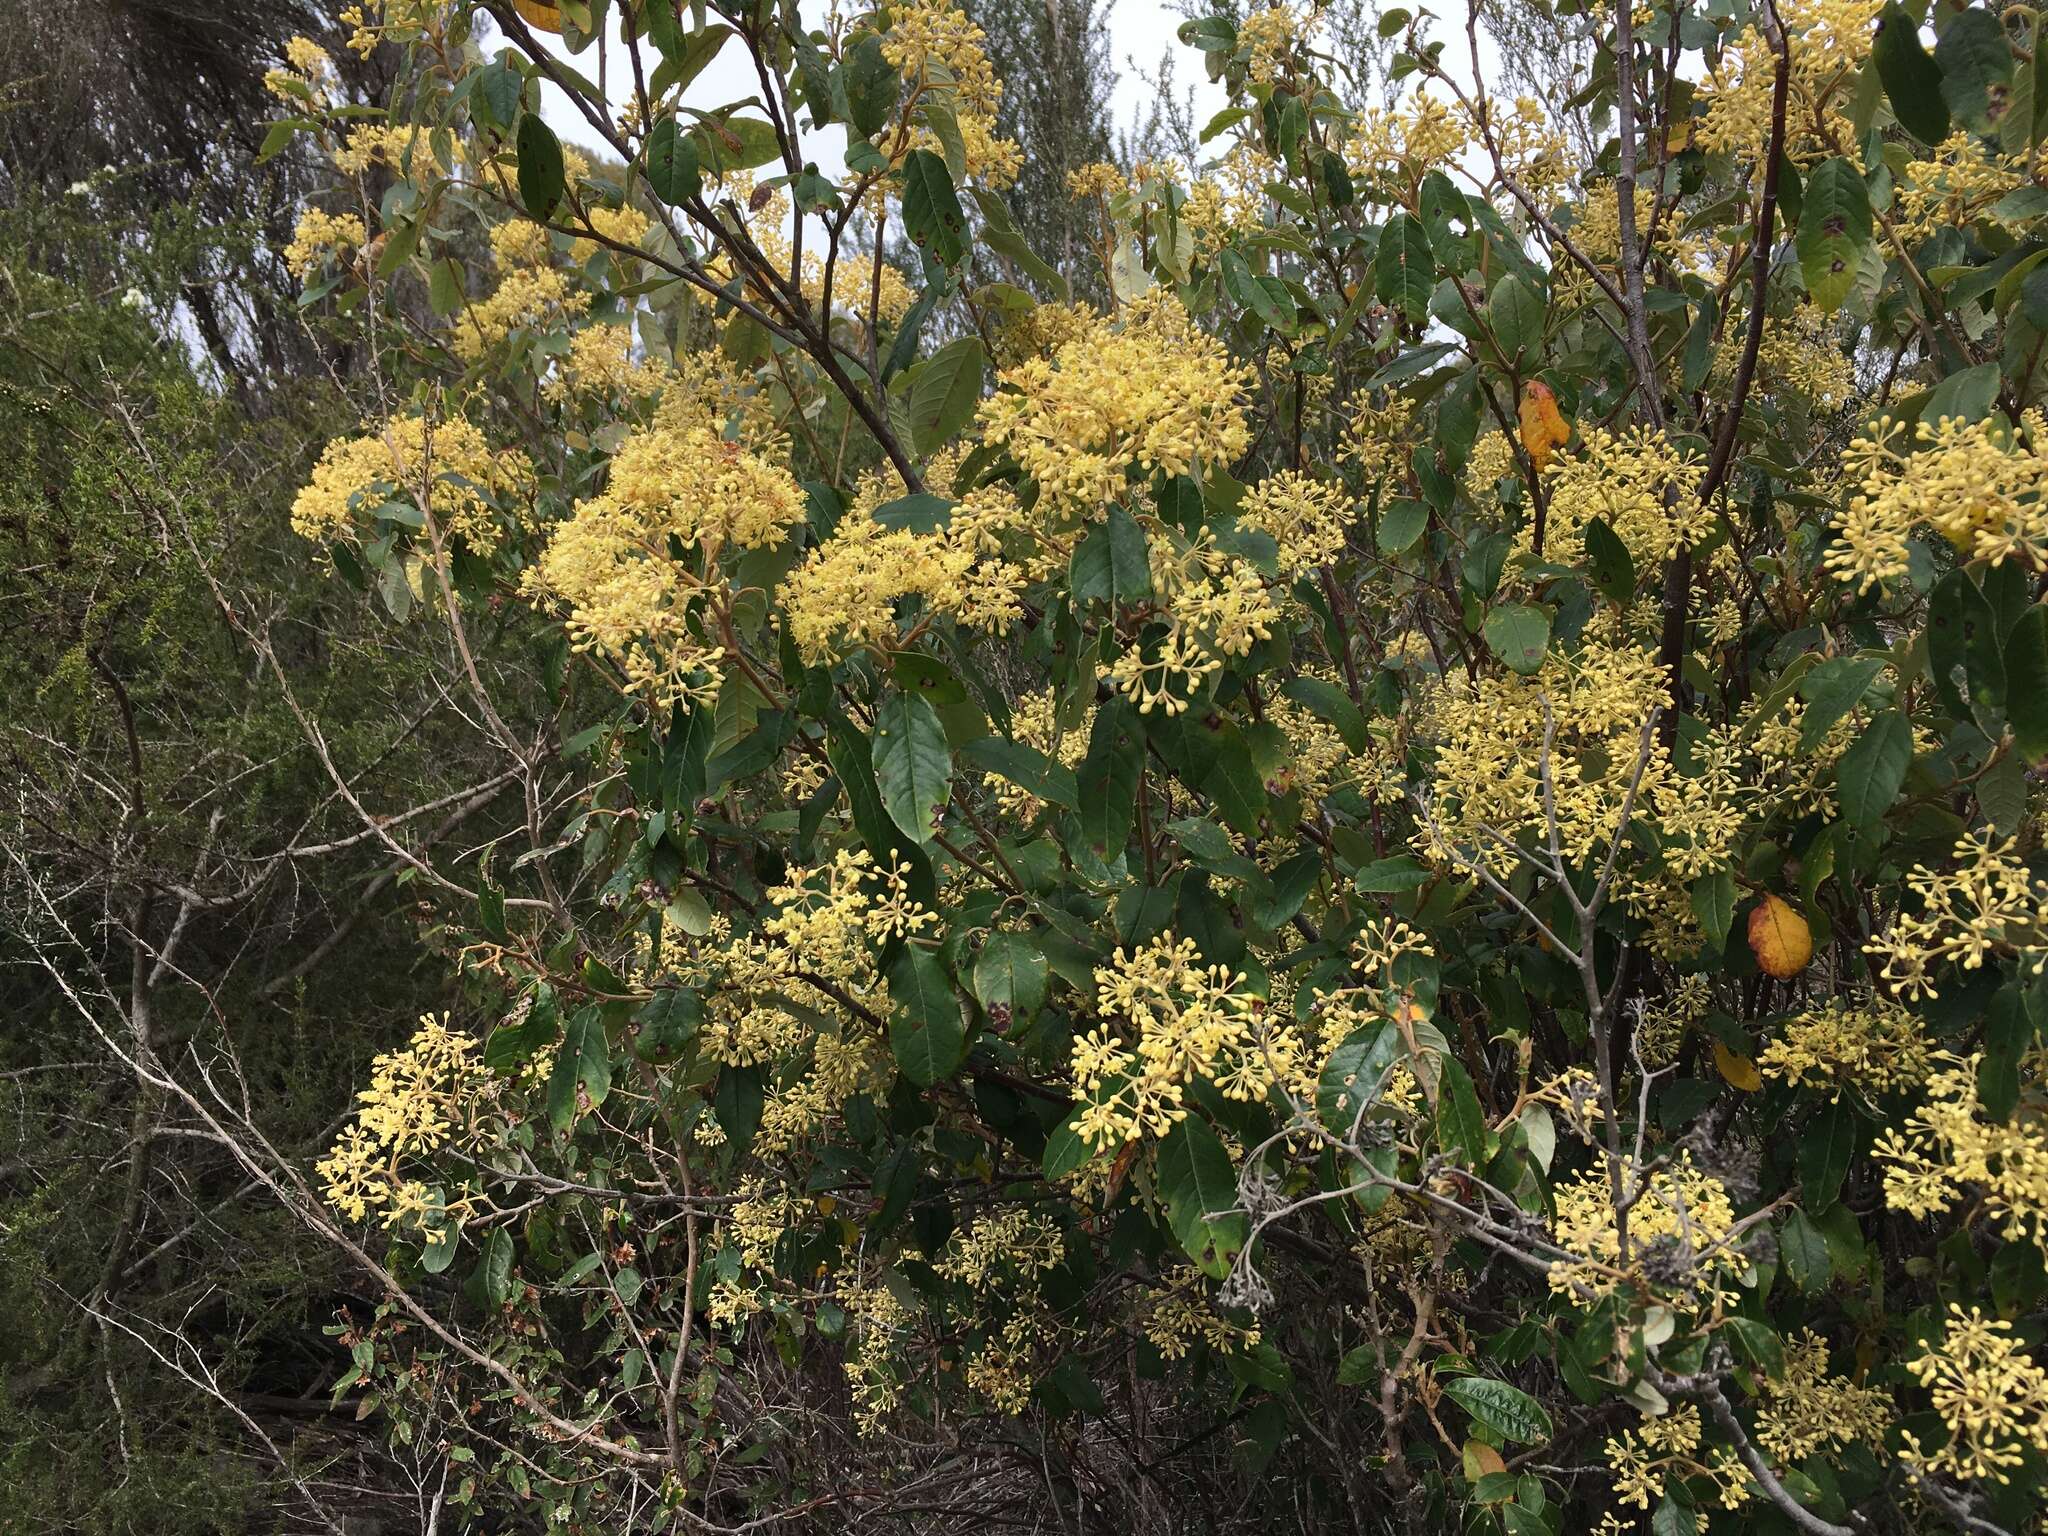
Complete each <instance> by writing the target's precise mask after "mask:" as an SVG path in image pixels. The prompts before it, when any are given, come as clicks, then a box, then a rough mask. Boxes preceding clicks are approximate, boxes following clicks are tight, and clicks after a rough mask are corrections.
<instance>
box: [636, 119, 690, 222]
mask: <svg viewBox="0 0 2048 1536" xmlns="http://www.w3.org/2000/svg"><path fill="white" fill-rule="evenodd" d="M647 185H648V187H649V188H650V189H651V190H652V191H653V193H654V195H655V196H656V197H658V198H660V199H661V200H662V201H663V202H664V203H669V204H671V205H673V204H676V203H681V202H686V201H688V200H689V199H690V198H693V197H695V196H696V195H697V194H698V193H699V192H701V191H702V190H703V187H704V180H703V177H702V175H701V174H700V173H699V171H698V167H697V144H696V141H695V140H693V139H692V138H691V137H690V136H689V135H688V134H686V133H684V132H683V131H682V129H681V128H680V127H678V126H677V124H676V120H675V119H674V118H673V117H664V118H663V119H662V120H661V121H660V122H658V123H656V124H655V125H654V131H653V132H652V133H650V134H649V135H648V136H647Z"/></svg>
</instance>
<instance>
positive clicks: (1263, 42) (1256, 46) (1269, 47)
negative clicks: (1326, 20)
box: [1237, 0, 1323, 84]
mask: <svg viewBox="0 0 2048 1536" xmlns="http://www.w3.org/2000/svg"><path fill="white" fill-rule="evenodd" d="M1322 22H1323V13H1322V10H1321V9H1320V7H1318V8H1316V9H1313V10H1311V9H1306V8H1301V7H1296V6H1293V5H1289V4H1288V3H1287V0H1274V3H1273V4H1271V5H1263V6H1260V7H1259V8H1258V9H1256V10H1254V11H1253V12H1252V13H1251V14H1250V15H1248V16H1246V17H1245V19H1244V20H1243V21H1241V22H1239V23H1238V27H1237V46H1238V51H1239V52H1241V53H1243V54H1244V55H1245V60H1246V62H1245V73H1246V75H1247V76H1249V77H1250V78H1251V79H1253V80H1255V81H1258V82H1260V83H1261V84H1264V83H1267V82H1270V81H1272V80H1274V79H1275V78H1277V77H1278V76H1279V74H1280V73H1281V68H1282V66H1283V65H1285V64H1286V63H1287V62H1288V60H1289V59H1290V57H1291V56H1292V55H1293V53H1294V51H1295V49H1297V48H1299V47H1301V46H1303V45H1304V44H1307V43H1310V42H1313V41H1314V39H1315V35H1316V32H1317V31H1318V29H1320V28H1321V26H1322Z"/></svg>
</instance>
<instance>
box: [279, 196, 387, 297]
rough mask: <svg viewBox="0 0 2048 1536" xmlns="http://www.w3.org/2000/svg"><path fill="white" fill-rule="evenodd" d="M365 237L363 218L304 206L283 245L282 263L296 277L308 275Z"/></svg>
mask: <svg viewBox="0 0 2048 1536" xmlns="http://www.w3.org/2000/svg"><path fill="white" fill-rule="evenodd" d="M368 238H369V234H368V232H367V231H366V230H365V229H364V228H363V221H362V220H361V219H360V218H359V217H357V216H356V215H355V214H353V213H338V214H337V213H327V212H324V211H322V210H321V209H318V208H308V209H307V210H306V211H305V212H304V213H302V214H300V215H299V225H298V228H297V229H296V230H294V231H293V232H292V239H291V244H289V245H287V246H286V247H285V248H284V264H285V265H286V266H288V267H290V268H291V269H292V271H294V272H296V273H297V274H298V275H299V277H300V279H301V280H302V281H303V280H304V279H307V278H310V277H311V276H312V275H313V274H314V273H315V272H317V271H319V270H320V268H321V267H323V266H325V265H326V264H327V262H328V260H329V259H330V258H332V257H336V256H341V255H344V254H346V253H347V252H349V251H353V250H355V249H356V248H358V247H359V246H361V245H362V243H363V242H364V241H365V240H367V239H368Z"/></svg>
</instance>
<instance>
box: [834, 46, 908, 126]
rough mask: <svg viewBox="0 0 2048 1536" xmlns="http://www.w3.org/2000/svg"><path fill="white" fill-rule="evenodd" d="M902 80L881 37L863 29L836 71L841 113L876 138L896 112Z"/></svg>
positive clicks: (836, 91)
mask: <svg viewBox="0 0 2048 1536" xmlns="http://www.w3.org/2000/svg"><path fill="white" fill-rule="evenodd" d="M902 83H903V81H902V77H901V76H900V75H898V74H897V73H896V67H895V66H894V65H893V64H891V63H890V62H889V60H888V58H887V56H886V55H884V54H883V52H882V40H881V38H880V37H878V36H877V35H876V34H875V33H873V32H863V33H862V34H861V35H860V38H859V40H858V41H857V42H855V43H854V45H853V46H852V47H851V48H849V49H847V50H846V57H845V60H844V62H843V63H841V64H840V66H839V67H838V68H837V69H836V70H834V71H833V72H832V94H833V98H834V104H835V105H837V106H839V107H840V108H841V109H842V110H841V115H842V116H843V117H844V118H845V120H846V121H847V122H848V123H850V124H851V125H852V127H853V131H854V132H855V133H857V134H859V135H860V136H861V137H862V138H864V139H872V138H873V137H874V136H875V135H876V134H877V133H880V132H881V131H882V128H883V126H884V125H885V124H886V123H887V122H888V121H889V118H890V115H891V114H892V113H893V112H895V110H896V99H897V96H898V94H899V93H900V91H901V88H902Z"/></svg>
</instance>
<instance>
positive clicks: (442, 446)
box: [292, 416, 533, 555]
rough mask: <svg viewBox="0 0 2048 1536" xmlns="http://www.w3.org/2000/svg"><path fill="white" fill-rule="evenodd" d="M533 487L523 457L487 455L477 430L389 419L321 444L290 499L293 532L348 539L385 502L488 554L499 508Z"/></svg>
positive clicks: (496, 534)
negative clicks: (427, 518) (425, 517)
mask: <svg viewBox="0 0 2048 1536" xmlns="http://www.w3.org/2000/svg"><path fill="white" fill-rule="evenodd" d="M532 484H533V466H532V465H531V464H530V463H528V462H527V459H526V457H525V455H524V454H521V453H519V452H518V451H516V450H514V449H507V450H506V451H504V452H503V453H493V452H492V451H491V449H490V445H489V444H487V443H486V442H485V441H484V435H483V433H481V432H479V431H478V430H477V429H476V427H475V426H473V425H472V424H471V423H469V422H468V421H465V420H463V419H462V418H461V417H459V416H453V417H449V418H448V419H447V420H445V421H435V422H431V423H430V422H428V421H427V420H426V418H424V417H421V416H394V417H392V418H391V419H390V420H389V421H387V422H385V423H384V426H383V428H382V430H380V431H378V432H375V433H370V434H366V435H365V436H362V437H350V438H337V439H335V440H334V441H333V442H331V443H329V444H328V445H327V447H326V449H325V450H324V451H323V452H322V453H321V455H320V462H319V463H318V464H316V465H315V466H314V467H313V478H312V480H311V482H310V483H309V484H307V486H306V487H305V489H303V490H301V491H300V492H299V494H298V496H297V498H296V499H295V500H294V501H293V502H292V528H293V530H294V531H295V532H297V533H298V534H299V536H300V537H302V538H307V539H315V540H321V541H326V540H332V539H347V540H353V539H355V538H356V537H357V534H358V527H357V525H358V523H359V521H360V520H361V518H362V515H363V514H365V513H367V512H369V511H371V510H372V509H373V508H374V507H375V506H376V505H377V504H378V503H379V502H381V501H384V500H391V501H398V502H403V503H404V504H406V505H408V506H411V507H415V508H420V509H421V510H424V511H426V512H428V513H430V514H431V515H432V516H433V518H434V519H435V521H436V522H437V523H439V524H440V525H441V529H442V531H443V532H444V533H454V534H459V535H461V536H462V538H463V539H465V540H467V541H468V543H469V546H470V548H471V549H473V550H475V551H476V552H477V553H478V554H483V555H487V554H489V553H490V552H491V551H492V550H494V549H496V548H497V547H498V542H499V539H500V537H501V528H500V525H499V518H498V512H499V510H501V509H504V508H505V507H506V504H507V503H510V502H512V501H515V500H518V499H522V498H524V497H525V496H526V495H527V494H528V493H529V492H530V490H531V488H532ZM486 497H489V498H490V500H489V501H487V500H486V499H485V498H486ZM493 502H495V503H496V504H497V506H496V507H494V506H493V504H492V503H493ZM423 503H424V504H423Z"/></svg>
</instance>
